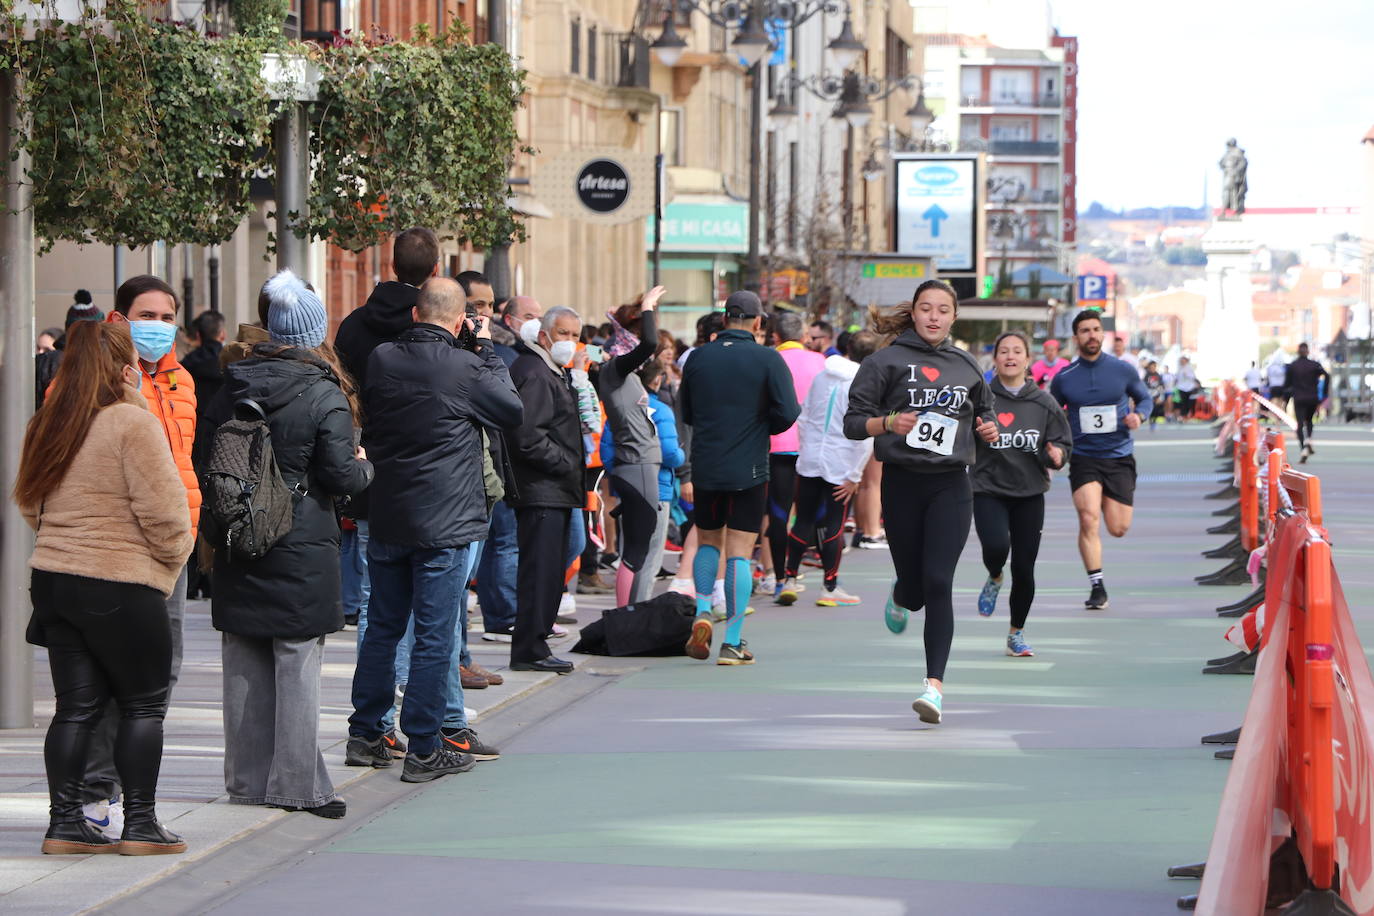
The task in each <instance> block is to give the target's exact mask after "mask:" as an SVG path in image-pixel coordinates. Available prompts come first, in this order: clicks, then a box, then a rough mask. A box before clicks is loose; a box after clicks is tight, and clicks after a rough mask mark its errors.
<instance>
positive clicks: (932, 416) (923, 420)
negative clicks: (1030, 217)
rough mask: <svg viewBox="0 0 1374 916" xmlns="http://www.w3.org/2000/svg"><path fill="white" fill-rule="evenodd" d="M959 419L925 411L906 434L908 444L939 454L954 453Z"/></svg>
mask: <svg viewBox="0 0 1374 916" xmlns="http://www.w3.org/2000/svg"><path fill="white" fill-rule="evenodd" d="M958 431H959V421H958V420H956V419H954V418H953V417H947V416H945V415H944V414H942V413H923V414H921V415H920V416H918V417H917V418H916V426H915V427H913V428H912V430H911V432H909V433H907V434H906V444H907V445H909V446H911V447H912V448H919V449H924V450H925V451H927V452H934V453H935V454H937V455H952V454H954V438H955V434H956V433H958Z"/></svg>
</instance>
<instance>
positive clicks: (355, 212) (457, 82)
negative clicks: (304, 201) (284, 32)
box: [302, 28, 524, 251]
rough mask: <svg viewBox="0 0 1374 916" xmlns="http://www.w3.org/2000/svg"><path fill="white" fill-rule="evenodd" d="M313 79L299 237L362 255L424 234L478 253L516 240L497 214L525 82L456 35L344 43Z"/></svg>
mask: <svg viewBox="0 0 1374 916" xmlns="http://www.w3.org/2000/svg"><path fill="white" fill-rule="evenodd" d="M314 57H315V60H316V62H317V64H318V66H319V68H320V71H321V79H320V88H319V101H318V102H317V103H316V104H315V107H314V118H313V124H312V131H311V139H310V153H311V169H312V179H311V182H310V190H309V214H308V216H307V217H306V219H305V220H304V221H303V225H302V230H303V231H304V232H305V233H307V234H308V235H310V236H312V237H315V238H328V239H330V240H331V241H333V242H335V243H336V244H338V245H340V246H342V247H344V248H347V249H350V250H353V251H360V250H362V249H363V248H366V247H368V246H369V245H373V244H375V243H376V242H377V241H378V240H379V239H380V238H382V237H384V236H385V235H386V234H388V233H393V232H398V231H401V230H403V229H406V228H408V227H410V226H416V225H422V226H431V227H434V228H435V229H436V230H439V231H441V232H442V233H443V234H446V235H450V236H453V237H455V238H458V239H460V240H461V241H465V242H469V243H471V244H472V245H474V246H476V247H478V248H485V247H488V246H491V245H494V244H501V243H504V242H507V241H510V240H511V239H512V238H513V237H521V236H520V233H521V227H520V225H519V224H518V223H516V222H515V221H514V220H513V219H512V218H511V215H510V211H509V209H508V208H507V206H506V194H507V190H506V178H507V175H508V167H509V159H510V156H511V154H512V153H513V151H514V149H515V147H516V145H517V142H518V141H517V137H516V133H515V123H514V120H513V117H512V115H513V112H514V110H515V107H516V106H517V105H518V104H519V103H520V98H521V95H522V93H523V91H524V87H523V73H521V72H519V71H517V70H516V69H515V68H514V67H513V66H512V64H511V59H510V56H509V55H508V54H506V52H505V51H503V50H502V49H501V48H499V47H497V46H495V45H472V44H469V43H468V42H467V41H466V38H465V36H464V34H463V33H462V32H461V31H458V30H449V31H444V32H440V33H439V34H437V35H431V34H430V33H429V32H428V31H427V30H426V29H423V28H422V29H419V30H417V32H416V34H415V36H414V38H413V40H412V41H410V42H406V43H401V42H391V41H388V42H380V43H374V42H363V41H349V40H342V41H339V42H336V43H335V46H334V47H331V48H326V49H320V50H318V51H316V52H314Z"/></svg>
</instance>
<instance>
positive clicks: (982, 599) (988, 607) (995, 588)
mask: <svg viewBox="0 0 1374 916" xmlns="http://www.w3.org/2000/svg"><path fill="white" fill-rule="evenodd" d="M1000 591H1002V580H1001V579H994V578H993V577H992V576H988V581H986V582H984V583H983V590H982V591H981V592H979V593H978V613H980V614H982V615H983V616H984V617H991V616H992V612H993V611H995V610H997V594H998V592H1000Z"/></svg>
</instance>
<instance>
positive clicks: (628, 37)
mask: <svg viewBox="0 0 1374 916" xmlns="http://www.w3.org/2000/svg"><path fill="white" fill-rule="evenodd" d="M596 41H597V44H598V45H599V47H598V48H597V55H596V56H597V57H598V58H599V59H600V67H599V68H598V71H597V73H596V81H597V82H599V83H602V84H603V85H606V86H616V87H619V88H626V89H648V88H649V63H650V57H649V41H648V39H646V38H642V37H640V36H639V35H636V34H634V33H633V32H603V33H601V34H599V35H597V36H596Z"/></svg>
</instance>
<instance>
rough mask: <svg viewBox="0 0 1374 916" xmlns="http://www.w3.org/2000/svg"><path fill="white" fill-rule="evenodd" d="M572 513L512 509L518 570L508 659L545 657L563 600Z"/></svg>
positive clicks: (560, 510)
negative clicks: (513, 511)
mask: <svg viewBox="0 0 1374 916" xmlns="http://www.w3.org/2000/svg"><path fill="white" fill-rule="evenodd" d="M571 523H572V510H571V509H555V508H548V507H543V506H529V507H524V508H517V509H516V510H515V526H516V540H517V542H518V543H519V545H520V566H519V573H518V575H517V579H516V585H515V635H514V638H513V639H512V640H511V647H510V660H511V663H512V664H514V663H516V662H536V661H539V660H540V659H541V658H548V657H549V656H550V655H552V654H553V653H552V652H550V651H549V634H550V633H552V632H553V625H554V621H555V620H557V618H558V603H559V601H561V600H562V598H563V573H564V571H565V570H566V569H567V567H566V566H565V565H564V560H566V559H567V557H566V556H565V555H566V554H567V551H568V525H570V524H571Z"/></svg>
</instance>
